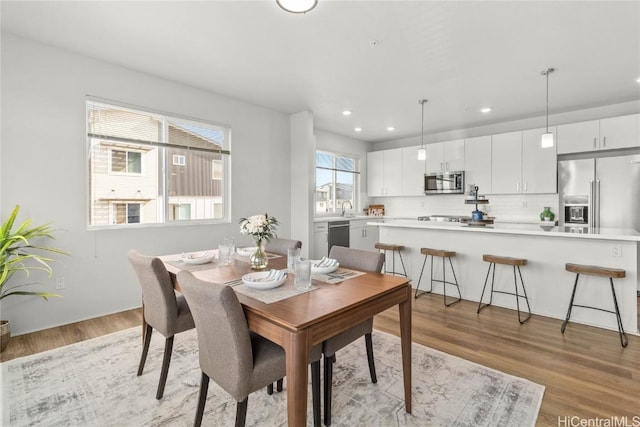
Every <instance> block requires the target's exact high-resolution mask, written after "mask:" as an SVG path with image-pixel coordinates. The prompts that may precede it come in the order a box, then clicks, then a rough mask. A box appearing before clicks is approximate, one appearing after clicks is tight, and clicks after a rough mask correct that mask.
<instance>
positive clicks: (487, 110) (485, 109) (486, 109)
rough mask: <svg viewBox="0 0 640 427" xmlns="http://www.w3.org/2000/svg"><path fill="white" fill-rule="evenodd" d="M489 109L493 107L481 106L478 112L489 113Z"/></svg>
mask: <svg viewBox="0 0 640 427" xmlns="http://www.w3.org/2000/svg"><path fill="white" fill-rule="evenodd" d="M491 110H493V108H491V107H483V108H481V109H480V112H481V113H490V112H491Z"/></svg>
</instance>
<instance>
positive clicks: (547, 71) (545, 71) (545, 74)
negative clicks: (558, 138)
mask: <svg viewBox="0 0 640 427" xmlns="http://www.w3.org/2000/svg"><path fill="white" fill-rule="evenodd" d="M554 71H555V69H553V68H547V69H546V70H542V71H541V73H540V74H542V75H543V76H546V77H547V121H546V123H547V125H546V129H547V133H549V73H553V72H554Z"/></svg>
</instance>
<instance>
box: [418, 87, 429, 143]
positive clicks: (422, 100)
mask: <svg viewBox="0 0 640 427" xmlns="http://www.w3.org/2000/svg"><path fill="white" fill-rule="evenodd" d="M418 102H419V103H420V105H422V131H421V132H422V133H421V135H422V136H421V138H420V146H421V147H422V148H423V149H424V148H425V147H424V103H425V102H427V100H426V99H421V100H420V101H418Z"/></svg>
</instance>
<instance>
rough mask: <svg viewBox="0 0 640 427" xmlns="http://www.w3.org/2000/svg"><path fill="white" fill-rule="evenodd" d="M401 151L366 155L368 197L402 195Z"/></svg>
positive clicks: (398, 149) (374, 152) (386, 151)
mask: <svg viewBox="0 0 640 427" xmlns="http://www.w3.org/2000/svg"><path fill="white" fill-rule="evenodd" d="M401 167H402V149H401V148H396V149H392V150H382V151H372V152H369V153H367V193H368V195H369V196H370V197H376V196H399V195H401V193H402V174H401Z"/></svg>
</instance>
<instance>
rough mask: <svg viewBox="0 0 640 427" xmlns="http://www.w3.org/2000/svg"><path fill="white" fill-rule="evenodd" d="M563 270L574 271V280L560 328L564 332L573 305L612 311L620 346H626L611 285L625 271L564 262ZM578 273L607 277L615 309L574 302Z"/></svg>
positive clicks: (613, 289)
mask: <svg viewBox="0 0 640 427" xmlns="http://www.w3.org/2000/svg"><path fill="white" fill-rule="evenodd" d="M565 270H567V271H569V272H571V273H576V281H575V282H574V283H573V292H571V301H570V302H569V310H567V318H566V319H565V320H564V322H562V328H560V330H561V331H562V333H563V334H564V330H565V328H566V327H567V323H569V318H570V317H571V309H572V308H573V307H582V308H590V309H592V310H599V311H605V312H607V313H612V314H615V315H616V320H617V321H618V334H619V335H620V344H621V345H622V347H626V346H627V344H628V341H627V334H625V332H624V328H623V327H622V319H621V318H620V310H619V309H618V299H617V298H616V290H615V288H614V287H613V279H614V278H616V279H621V278H623V277H625V274H626V273H625V271H624V270H622V269H619V268H607V267H598V266H596V265H581V264H571V263H567V264H565ZM580 274H588V275H591V276H600V277H608V278H609V283H610V284H611V295H612V296H613V306H614V308H615V311H612V310H606V309H604V308H599V307H593V306H588V305H579V304H574V303H573V299H574V297H575V296H576V289H577V287H578V278H579V277H580Z"/></svg>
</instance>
